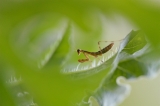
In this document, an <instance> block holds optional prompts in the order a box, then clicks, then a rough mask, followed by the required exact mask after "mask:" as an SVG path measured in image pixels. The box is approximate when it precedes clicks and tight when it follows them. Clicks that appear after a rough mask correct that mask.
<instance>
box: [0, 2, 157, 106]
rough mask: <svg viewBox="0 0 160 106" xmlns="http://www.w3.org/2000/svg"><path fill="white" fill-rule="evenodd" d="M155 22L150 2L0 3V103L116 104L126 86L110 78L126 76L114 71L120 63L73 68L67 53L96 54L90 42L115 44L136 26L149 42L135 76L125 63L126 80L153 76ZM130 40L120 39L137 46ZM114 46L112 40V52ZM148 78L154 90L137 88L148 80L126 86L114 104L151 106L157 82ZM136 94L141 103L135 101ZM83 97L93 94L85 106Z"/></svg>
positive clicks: (154, 4) (72, 58)
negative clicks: (78, 51)
mask: <svg viewBox="0 0 160 106" xmlns="http://www.w3.org/2000/svg"><path fill="white" fill-rule="evenodd" d="M159 20H160V8H159V2H158V1H149V0H141V1H133V0H128V1H125V0H119V1H109V0H106V1H104V0H99V1H87V0H86V1H76V0H62V1H20V0H14V1H3V0H2V1H0V70H1V71H0V106H38V105H41V106H72V105H84V106H85V105H91V104H92V105H93V106H95V105H97V103H99V104H100V105H102V106H113V105H117V104H118V103H120V101H121V100H123V99H124V96H125V93H126V88H125V87H124V86H120V85H118V84H117V83H116V79H117V77H119V76H127V75H128V74H127V75H124V74H122V73H120V72H118V71H117V70H116V69H115V68H116V66H117V65H120V66H121V65H122V66H123V63H120V64H119V63H118V62H119V61H120V60H116V57H113V58H111V60H109V61H108V62H106V63H105V64H107V65H105V64H102V65H100V66H99V67H92V68H91V69H89V68H90V65H91V63H84V64H81V65H79V63H78V62H77V60H78V59H80V58H84V57H83V55H81V56H77V53H76V52H75V50H76V49H78V48H80V49H84V50H89V51H96V50H97V51H98V49H99V48H98V44H97V42H98V41H101V40H109V41H117V40H120V39H122V38H124V37H125V36H127V35H128V34H129V33H130V32H131V31H132V30H138V29H140V30H142V31H143V32H144V33H145V35H146V39H147V41H148V42H149V44H150V45H151V46H150V48H151V52H149V53H148V52H147V53H148V54H145V52H143V54H145V55H143V54H142V57H140V59H141V61H144V62H146V61H150V63H149V65H148V66H146V67H147V68H146V67H145V66H144V67H145V68H146V69H147V70H146V71H144V73H143V74H139V72H135V71H132V70H135V68H134V67H131V66H133V64H129V65H128V64H127V65H128V66H129V67H130V73H131V75H130V74H129V75H128V76H127V79H132V77H134V79H133V80H136V78H137V77H139V76H148V77H149V76H151V75H152V74H155V75H157V71H158V69H159V44H160V43H159V38H160V37H159V34H160V21H159ZM136 33H137V32H133V36H134V38H135V39H136V35H138V34H136ZM131 35H132V34H131ZM134 38H133V39H134ZM142 38H143V37H142ZM133 39H131V38H128V39H126V42H127V40H128V42H129V43H128V44H130V42H131V41H133V42H132V43H131V44H133V45H134V42H136V43H135V45H138V44H137V43H139V42H137V40H138V38H137V39H136V40H135V39H134V40H133ZM142 41H143V39H142ZM144 42H145V41H144ZM124 43H125V42H124ZM107 44H108V43H106V44H102V45H101V46H102V47H104V46H105V45H107ZM118 45H119V43H117V42H115V47H114V49H116V47H117V48H118V47H119V46H118ZM126 45H127V44H126ZM139 49H141V48H139ZM139 49H136V50H134V52H136V51H138V50H139ZM124 51H125V50H124ZM111 53H112V51H110V52H109V53H108V54H106V56H108V55H110V54H111ZM120 53H121V52H119V54H120ZM132 55H133V54H132V53H131V54H129V56H132ZM117 56H118V55H117ZM129 56H128V55H127V56H126V57H129ZM136 58H138V59H139V57H136ZM114 60H116V62H115V61H114ZM122 60H123V59H122ZM155 60H156V61H155ZM113 61H114V62H115V63H114V64H112V63H113ZM131 61H132V60H131ZM128 63H130V62H128ZM151 63H152V64H151ZM139 64H141V62H140V63H138V65H139ZM127 65H126V66H127ZM139 66H140V65H139ZM124 67H125V66H124ZM144 67H143V68H142V70H145V68H144ZM157 67H158V68H157ZM114 69H115V70H116V71H114ZM148 69H150V71H149V72H148ZM80 70H81V72H79V71H80ZM152 70H153V71H152ZM112 71H114V72H115V73H114V72H113V73H112ZM136 71H137V70H136ZM116 72H117V73H116ZM147 72H148V73H147ZM137 73H138V75H137ZM140 73H141V72H140ZM125 74H126V73H125ZM76 77H80V78H78V79H77V78H76ZM154 80H155V82H154V83H156V84H155V85H152V84H153V83H151V85H145V84H146V82H147V83H150V80H148V79H147V81H145V82H143V81H142V82H140V81H139V80H137V82H135V84H134V83H131V87H133V88H132V89H133V92H132V91H131V95H130V96H129V98H127V99H126V100H124V102H123V103H122V104H120V106H132V105H134V106H135V105H136V106H150V105H151V104H152V103H155V104H153V105H154V106H158V104H159V101H158V100H157V98H159V95H156V94H158V93H159V90H158V84H159V80H158V78H157V79H154ZM122 82H123V83H128V81H122ZM139 83H140V84H139ZM129 84H130V82H129ZM149 86H150V87H151V86H152V87H151V88H150V87H149ZM155 88H156V89H155ZM143 89H150V90H148V91H144V90H143ZM101 91H102V92H101ZM153 91H155V92H157V93H155V92H153ZM134 92H136V93H134ZM142 92H143V93H142ZM142 95H146V98H140V97H142ZM154 95H155V96H154ZM90 96H93V97H95V98H94V99H92V98H90V102H91V104H89V103H88V99H89V97H90ZM147 97H148V98H147ZM96 99H97V100H96ZM146 101H147V102H146ZM152 101H153V102H152ZM145 103H146V104H145Z"/></svg>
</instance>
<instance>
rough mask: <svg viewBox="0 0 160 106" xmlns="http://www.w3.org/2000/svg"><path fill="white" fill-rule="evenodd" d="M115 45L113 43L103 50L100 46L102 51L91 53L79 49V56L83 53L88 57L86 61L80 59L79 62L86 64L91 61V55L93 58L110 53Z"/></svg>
mask: <svg viewBox="0 0 160 106" xmlns="http://www.w3.org/2000/svg"><path fill="white" fill-rule="evenodd" d="M99 43H100V42H98V45H99ZM113 45H114V43H113V42H112V43H110V44H109V45H108V46H106V47H104V48H103V49H101V48H100V46H99V48H100V50H99V51H97V52H89V51H85V50H81V49H77V53H78V55H80V53H83V54H84V56H85V57H86V59H79V60H78V62H80V63H84V62H86V61H89V60H90V59H89V57H88V55H91V56H94V57H98V56H101V55H102V54H104V53H106V52H108V51H109V50H110V49H111V48H112V46H113Z"/></svg>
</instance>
